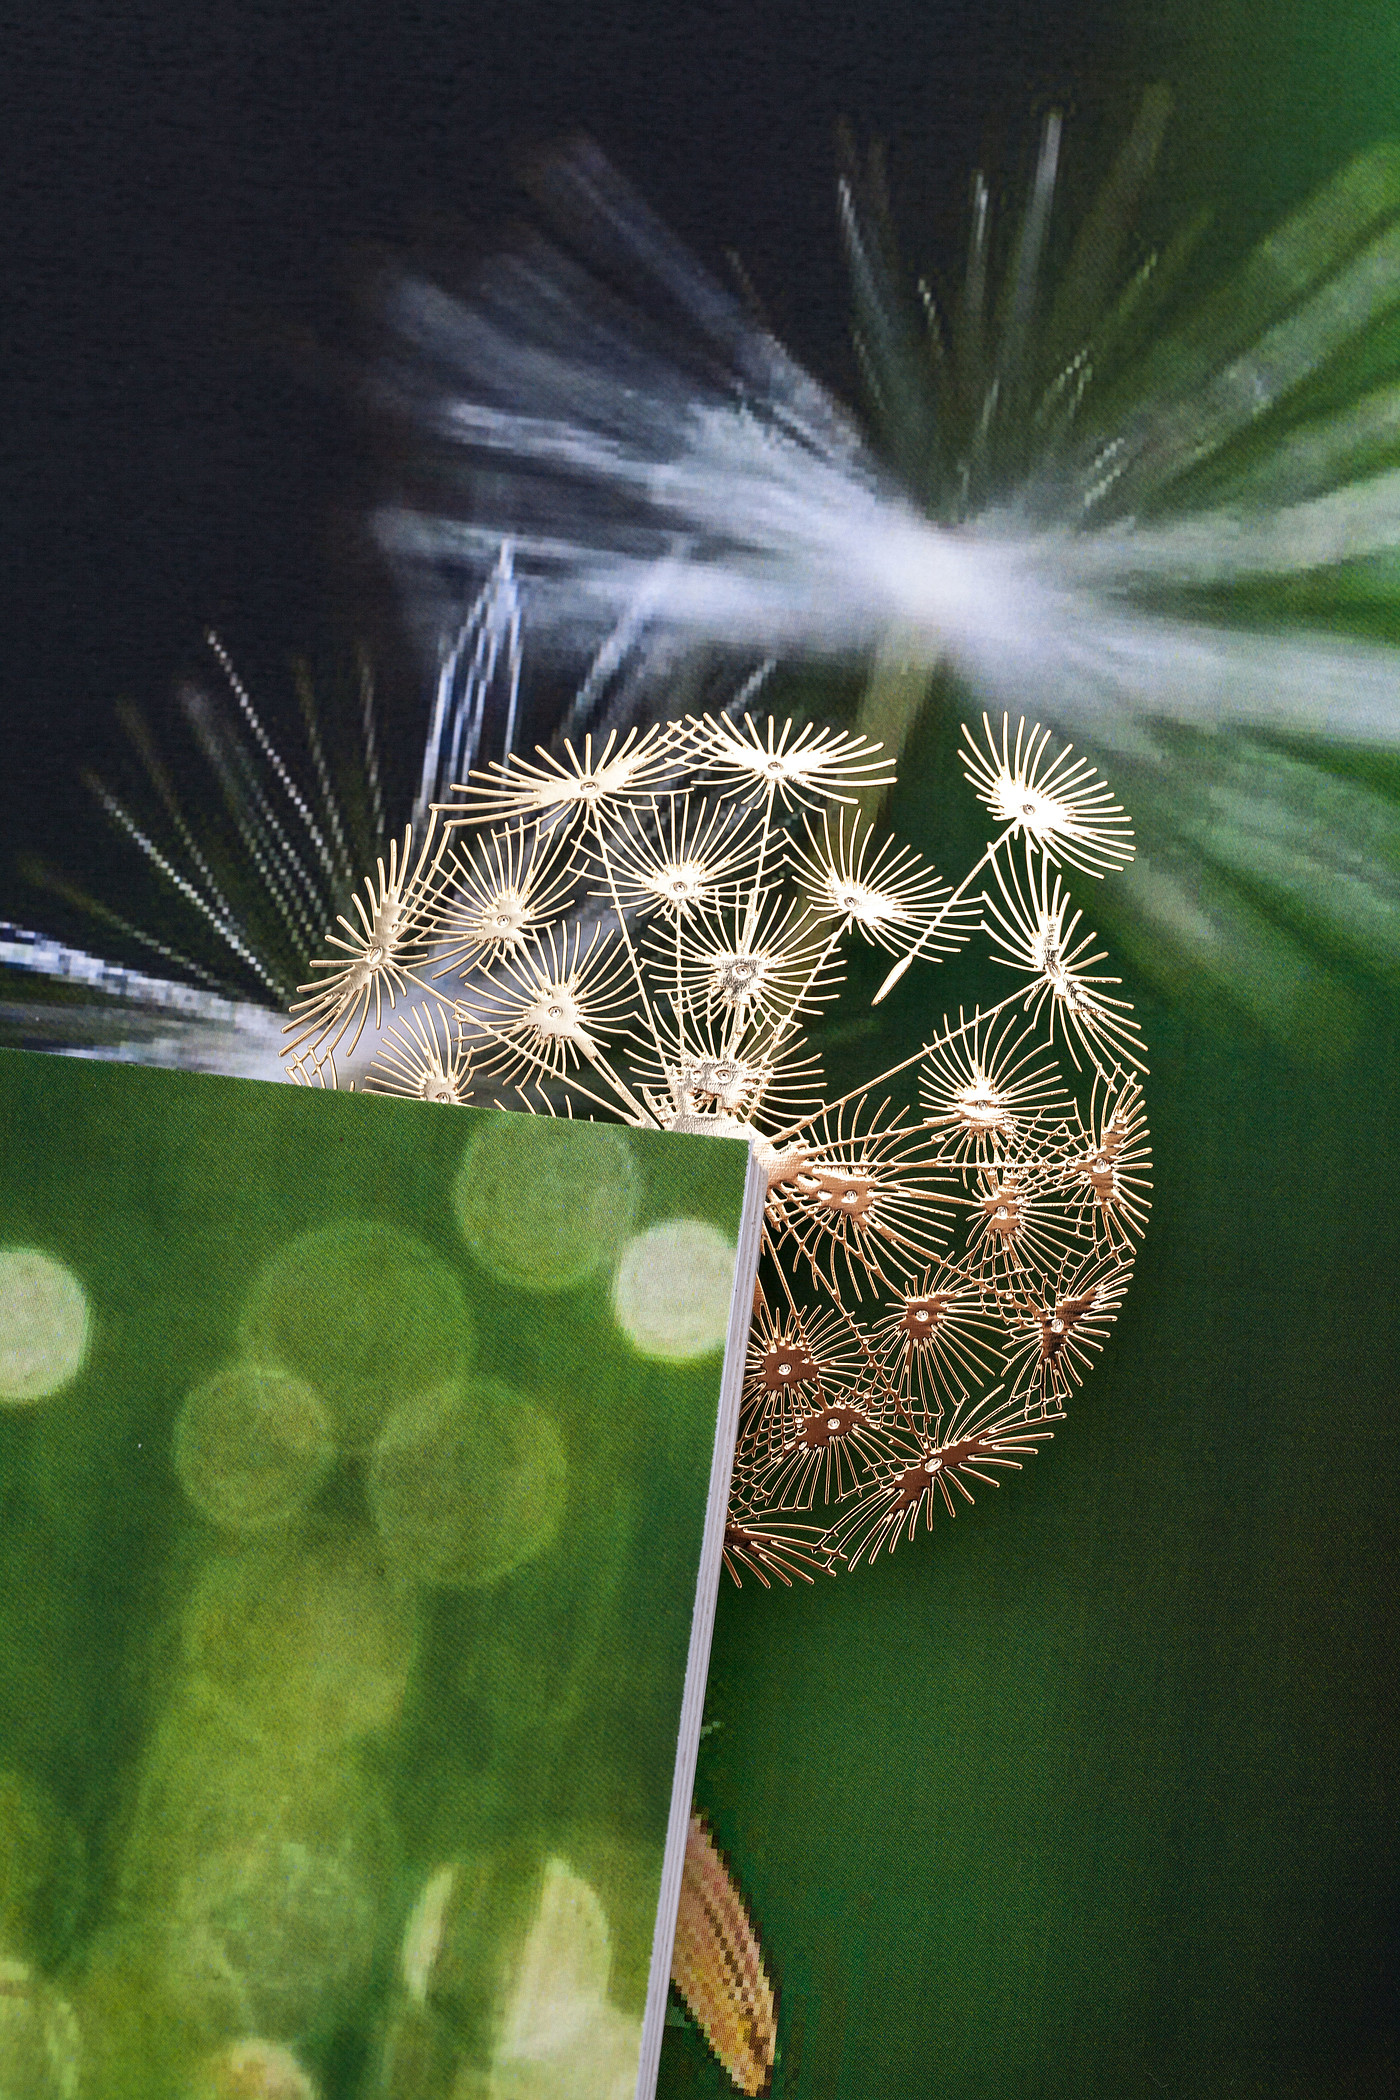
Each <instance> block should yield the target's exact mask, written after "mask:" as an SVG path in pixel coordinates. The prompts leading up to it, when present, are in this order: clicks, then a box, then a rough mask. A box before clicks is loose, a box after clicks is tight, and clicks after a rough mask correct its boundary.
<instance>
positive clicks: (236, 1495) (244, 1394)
mask: <svg viewBox="0 0 1400 2100" xmlns="http://www.w3.org/2000/svg"><path fill="white" fill-rule="evenodd" d="M173 1458H174V1465H175V1473H176V1477H177V1478H178V1480H179V1482H180V1485H181V1487H182V1488H183V1489H184V1491H185V1493H186V1495H187V1496H188V1497H189V1499H190V1501H191V1502H192V1503H193V1504H194V1506H195V1508H196V1509H197V1510H198V1511H199V1513H200V1515H201V1516H202V1517H207V1518H208V1519H209V1521H210V1523H211V1524H218V1525H221V1526H222V1527H223V1528H224V1529H225V1530H227V1531H261V1530H264V1529H267V1528H268V1527H270V1526H272V1525H274V1524H282V1523H285V1522H286V1521H287V1519H288V1518H289V1517H293V1516H295V1515H296V1513H297V1511H298V1510H299V1509H302V1508H304V1507H305V1505H306V1504H307V1503H308V1502H309V1501H310V1500H311V1498H312V1497H313V1496H314V1495H315V1493H316V1492H317V1490H318V1488H319V1487H320V1486H321V1483H322V1482H323V1481H324V1479H325V1477H326V1475H327V1473H328V1472H329V1471H330V1469H331V1467H332V1466H333V1465H334V1464H335V1459H336V1447H335V1438H334V1436H333V1435H332V1433H331V1425H330V1420H329V1417H328V1416H327V1414H326V1410H325V1408H324V1407H323V1406H322V1405H321V1402H320V1400H319V1399H318V1398H317V1396H316V1394H315V1393H314V1392H313V1391H312V1389H311V1387H310V1386H309V1385H307V1384H306V1383H305V1381H304V1380H302V1379H300V1378H292V1377H290V1376H289V1375H288V1374H287V1372H285V1371H274V1370H269V1369H267V1368H266V1367H264V1366H262V1365H259V1364H251V1363H236V1364H226V1365H225V1366H224V1367H223V1369H222V1370H218V1371H216V1372H215V1373H214V1375H213V1377H212V1378H206V1379H205V1381H204V1383H203V1384H202V1385H197V1386H196V1387H195V1388H194V1391H193V1392H191V1393H189V1394H187V1395H186V1398H185V1402H184V1405H183V1406H182V1407H181V1409H180V1412H179V1415H178V1416H177V1418H176V1422H175V1435H174V1451H173Z"/></svg>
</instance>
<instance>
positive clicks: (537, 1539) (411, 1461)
mask: <svg viewBox="0 0 1400 2100" xmlns="http://www.w3.org/2000/svg"><path fill="white" fill-rule="evenodd" d="M566 1476H567V1462H566V1459H565V1456H564V1447H563V1444H562V1443H561V1442H560V1439H559V1432H558V1430H557V1429H556V1428H555V1426H554V1423H553V1422H552V1420H551V1419H550V1417H549V1416H548V1415H547V1414H545V1413H544V1412H543V1410H542V1409H540V1408H538V1407H535V1406H534V1405H533V1404H532V1403H531V1402H530V1401H528V1400H524V1399H522V1398H521V1397H520V1395H519V1394H517V1393H513V1392H510V1391H509V1390H508V1389H507V1388H506V1387H505V1386H503V1385H498V1384H496V1383H495V1382H494V1381H492V1380H487V1379H477V1380H473V1381H471V1382H470V1383H469V1384H467V1385H465V1386H447V1387H444V1388H442V1389H441V1390H439V1391H437V1392H434V1393H424V1394H419V1395H417V1396H415V1397H414V1398H413V1399H411V1400H405V1401H403V1402H402V1403H401V1404H400V1405H399V1406H398V1407H397V1408H395V1410H394V1412H393V1414H392V1415H391V1416H390V1418H389V1420H388V1421H387V1422H386V1423H385V1425H384V1430H383V1434H382V1435H381V1436H380V1439H379V1442H378V1443H377V1445H376V1446H375V1450H374V1457H373V1458H372V1460H371V1461H370V1468H369V1501H370V1508H371V1510H372V1511H373V1513H374V1521H375V1524H376V1525H377V1526H378V1529H379V1535H380V1537H381V1538H382V1540H383V1541H384V1546H385V1550H386V1551H387V1552H388V1554H389V1556H390V1558H391V1560H392V1561H393V1563H394V1564H395V1565H397V1566H399V1567H401V1568H402V1569H403V1571H404V1572H405V1573H406V1574H409V1575H412V1576H414V1577H415V1578H416V1579H418V1580H419V1581H423V1582H430V1583H440V1584H446V1585H448V1586H451V1587H455V1588H462V1589H482V1588H484V1587H485V1586H486V1585H487V1584H488V1583H493V1582H499V1581H500V1579H501V1577H502V1576H504V1575H508V1574H510V1573H511V1571H512V1570H513V1569H515V1568H518V1567H520V1566H522V1565H523V1564H524V1562H526V1561H528V1560H532V1559H533V1558H534V1557H535V1555H536V1554H538V1553H541V1552H543V1550H544V1548H545V1547H546V1546H548V1545H549V1544H550V1543H551V1541H552V1540H553V1538H554V1537H555V1534H556V1533H557V1531H558V1529H559V1523H560V1519H561V1517H562V1516H563V1513H564V1498H565V1489H566Z"/></svg>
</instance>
